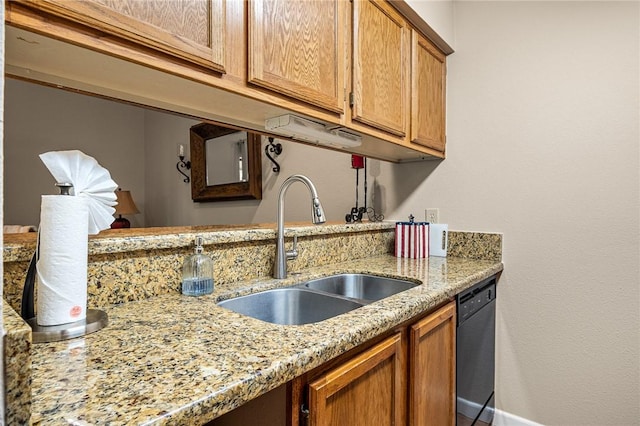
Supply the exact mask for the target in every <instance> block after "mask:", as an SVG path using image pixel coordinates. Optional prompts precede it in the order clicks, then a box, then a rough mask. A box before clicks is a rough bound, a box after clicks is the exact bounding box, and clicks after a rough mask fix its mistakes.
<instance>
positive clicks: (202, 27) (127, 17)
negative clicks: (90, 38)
mask: <svg viewBox="0 0 640 426" xmlns="http://www.w3.org/2000/svg"><path fill="white" fill-rule="evenodd" d="M21 1H22V2H23V3H26V4H27V5H29V6H31V7H36V8H37V9H40V10H44V11H46V12H49V13H53V14H55V15H58V16H62V17H64V18H67V19H70V20H72V21H75V22H78V23H81V24H85V25H89V26H92V27H94V28H96V29H98V30H100V31H104V32H105V33H108V34H113V35H116V36H119V37H122V38H124V39H126V40H129V41H132V42H134V43H137V44H139V45H142V46H145V47H148V48H151V49H154V50H158V51H161V52H163V53H167V54H169V55H172V56H175V57H178V58H181V59H184V60H187V61H189V62H192V63H196V64H198V65H202V66H205V67H207V68H209V69H212V70H215V71H218V72H224V36H225V11H224V6H225V5H224V3H225V0H182V1H166V0H145V1H140V0H82V1H78V0H21Z"/></svg>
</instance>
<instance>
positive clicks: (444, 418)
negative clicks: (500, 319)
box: [289, 302, 456, 426]
mask: <svg viewBox="0 0 640 426" xmlns="http://www.w3.org/2000/svg"><path fill="white" fill-rule="evenodd" d="M455 311H456V307H455V302H450V303H448V304H447V305H445V306H443V307H441V308H439V309H437V310H435V311H432V312H430V313H428V314H427V315H425V316H424V317H423V318H420V319H417V320H413V321H411V322H408V323H407V324H404V325H402V326H399V327H397V328H396V329H395V330H394V331H393V334H391V335H390V336H388V337H386V338H385V339H384V340H382V341H379V340H377V341H376V342H374V343H372V344H365V345H363V346H362V347H360V348H357V349H356V350H355V351H358V350H360V352H358V353H357V354H355V355H353V356H351V357H349V356H348V355H347V356H346V357H341V358H339V359H338V360H337V361H333V362H331V363H330V364H328V365H327V366H326V367H320V368H318V369H316V370H314V371H312V372H310V373H307V374H305V375H303V376H301V377H299V378H297V379H295V380H294V381H293V382H292V383H291V386H290V392H291V393H290V396H291V397H290V400H289V402H290V407H289V408H290V409H291V412H290V414H291V416H290V420H291V421H290V422H289V424H290V425H291V426H299V425H307V424H308V425H310V426H369V425H376V426H378V425H380V426H384V425H396V426H402V425H410V426H430V425H433V426H443V425H455V371H456V364H455V363H456V360H455V354H456V347H455V344H456V319H455V318H456V312H455ZM362 349H364V350H362Z"/></svg>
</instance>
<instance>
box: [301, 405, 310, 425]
mask: <svg viewBox="0 0 640 426" xmlns="http://www.w3.org/2000/svg"><path fill="white" fill-rule="evenodd" d="M300 426H309V408H307V406H306V405H305V404H302V405H301V406H300Z"/></svg>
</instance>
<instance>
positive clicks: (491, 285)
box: [456, 277, 496, 324]
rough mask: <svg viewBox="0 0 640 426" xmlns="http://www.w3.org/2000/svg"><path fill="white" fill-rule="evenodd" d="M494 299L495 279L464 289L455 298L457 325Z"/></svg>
mask: <svg viewBox="0 0 640 426" xmlns="http://www.w3.org/2000/svg"><path fill="white" fill-rule="evenodd" d="M495 298H496V278H495V277H491V278H489V279H487V280H484V281H481V282H479V283H478V284H476V285H474V286H473V287H471V288H468V289H466V290H465V291H463V292H462V293H460V294H458V296H457V297H456V304H457V305H458V306H457V308H458V324H460V323H462V322H464V321H465V320H466V319H467V318H469V317H471V316H472V315H473V314H474V313H476V312H477V311H478V310H479V309H480V308H482V307H483V306H485V305H486V304H488V303H491V302H492V301H493V300H495Z"/></svg>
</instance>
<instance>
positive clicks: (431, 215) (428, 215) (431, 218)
mask: <svg viewBox="0 0 640 426" xmlns="http://www.w3.org/2000/svg"><path fill="white" fill-rule="evenodd" d="M424 220H425V222H429V223H438V209H426V210H425V211H424Z"/></svg>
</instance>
